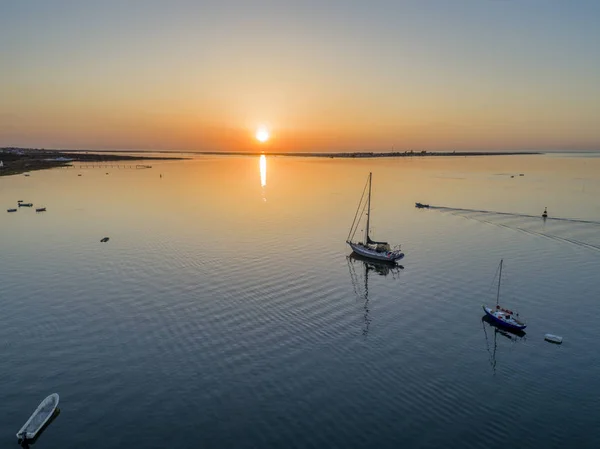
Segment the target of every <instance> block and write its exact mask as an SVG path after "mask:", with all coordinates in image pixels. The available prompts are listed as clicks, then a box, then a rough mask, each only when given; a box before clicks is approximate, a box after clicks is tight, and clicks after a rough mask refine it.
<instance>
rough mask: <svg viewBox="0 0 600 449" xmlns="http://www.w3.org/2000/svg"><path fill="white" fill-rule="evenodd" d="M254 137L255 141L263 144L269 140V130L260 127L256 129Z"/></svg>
mask: <svg viewBox="0 0 600 449" xmlns="http://www.w3.org/2000/svg"><path fill="white" fill-rule="evenodd" d="M255 136H256V140H258V141H259V142H262V143H264V142H266V141H267V140H269V130H268V129H267V128H265V127H264V126H261V127H260V128H258V129H257V130H256V135H255Z"/></svg>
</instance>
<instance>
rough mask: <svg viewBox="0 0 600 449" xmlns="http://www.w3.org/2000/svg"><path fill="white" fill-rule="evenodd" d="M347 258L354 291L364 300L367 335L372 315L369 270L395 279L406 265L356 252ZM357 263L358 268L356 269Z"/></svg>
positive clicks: (364, 325)
mask: <svg viewBox="0 0 600 449" xmlns="http://www.w3.org/2000/svg"><path fill="white" fill-rule="evenodd" d="M346 260H347V261H348V270H349V271H350V279H351V281H352V287H353V288H354V293H355V294H356V297H357V298H358V299H360V300H361V301H364V305H363V309H364V317H363V320H364V323H363V329H362V334H363V335H364V336H365V337H366V336H367V335H368V334H369V325H370V324H371V317H370V316H369V272H371V271H373V272H375V273H377V274H378V275H379V276H388V275H390V274H391V275H392V278H393V279H398V277H399V274H400V270H403V269H404V267H403V266H402V265H398V264H396V263H395V262H394V263H389V262H380V261H375V260H373V259H369V258H366V257H362V256H360V255H358V254H356V253H354V252H353V253H352V254H350V255H349V256H346ZM357 265H358V270H357V269H356V266H357ZM363 270H364V271H363ZM362 273H364V274H362ZM361 277H362V279H361Z"/></svg>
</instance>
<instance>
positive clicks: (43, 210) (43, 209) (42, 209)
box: [35, 207, 46, 212]
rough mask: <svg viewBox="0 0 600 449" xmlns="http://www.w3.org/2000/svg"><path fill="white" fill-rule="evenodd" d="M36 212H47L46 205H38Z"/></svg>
mask: <svg viewBox="0 0 600 449" xmlns="http://www.w3.org/2000/svg"><path fill="white" fill-rule="evenodd" d="M35 211H36V212H46V208H45V207H38V208H36V209H35Z"/></svg>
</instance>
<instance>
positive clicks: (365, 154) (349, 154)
mask: <svg viewBox="0 0 600 449" xmlns="http://www.w3.org/2000/svg"><path fill="white" fill-rule="evenodd" d="M69 151H71V152H96V153H160V154H169V153H176V154H177V153H179V154H203V155H209V156H261V155H263V154H264V155H265V156H292V157H325V158H379V157H435V156H438V157H440V156H442V157H445V156H520V155H535V154H546V152H543V151H461V152H457V151H392V152H382V151H380V152H376V151H342V152H327V153H314V152H311V153H302V152H300V153H299V152H294V153H289V152H285V153H284V152H267V151H252V152H247V151H183V150H181V151H179V150H69Z"/></svg>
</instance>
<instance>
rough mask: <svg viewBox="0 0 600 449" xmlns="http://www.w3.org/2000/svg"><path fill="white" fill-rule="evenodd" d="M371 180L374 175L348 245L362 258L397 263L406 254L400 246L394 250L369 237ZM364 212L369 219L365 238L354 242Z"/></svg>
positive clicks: (349, 235) (387, 244) (369, 180)
mask: <svg viewBox="0 0 600 449" xmlns="http://www.w3.org/2000/svg"><path fill="white" fill-rule="evenodd" d="M371 178H372V173H369V178H368V180H367V185H366V186H365V189H364V190H363V194H362V196H361V198H360V202H359V204H358V209H357V210H356V214H355V215H354V222H353V223H352V227H351V228H350V232H349V234H348V238H347V239H346V243H347V244H348V245H350V248H352V250H353V251H354V252H355V253H356V254H358V255H360V256H363V257H367V258H370V259H375V260H381V261H385V262H395V261H397V260H400V259H402V258H403V257H404V253H403V252H402V251H401V250H400V246H399V245H398V246H395V247H394V248H392V247H391V246H390V244H389V243H388V242H376V241H375V240H371V237H370V235H369V228H370V224H371ZM367 188H368V195H367V199H366V204H365V203H364V201H363V199H364V196H365V190H367ZM362 211H366V217H367V224H366V226H365V238H364V241H362V242H360V241H353V240H354V236H355V234H356V231H357V230H358V226H359V224H360V222H361V220H360V219H361V217H360V216H359V215H360V214H361V212H362Z"/></svg>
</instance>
